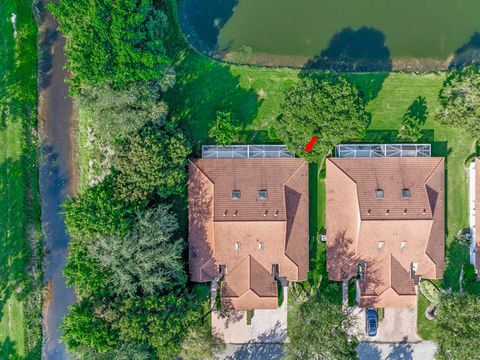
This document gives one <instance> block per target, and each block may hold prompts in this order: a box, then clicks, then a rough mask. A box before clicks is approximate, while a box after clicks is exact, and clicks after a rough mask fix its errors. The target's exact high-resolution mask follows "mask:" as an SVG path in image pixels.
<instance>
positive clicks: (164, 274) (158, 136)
mask: <svg viewBox="0 0 480 360" xmlns="http://www.w3.org/2000/svg"><path fill="white" fill-rule="evenodd" d="M160 6H162V2H157V1H153V0H139V1H138V0H120V1H106V0H93V1H86V0H79V1H75V2H74V3H72V2H70V1H65V0H60V1H59V2H58V3H55V4H53V3H52V5H50V7H51V10H52V12H53V14H54V15H55V17H56V18H57V19H58V21H59V23H60V28H61V30H62V31H63V32H64V34H65V35H66V38H67V43H66V53H67V56H68V63H67V67H68V69H69V70H70V71H71V73H72V79H71V85H72V89H73V94H74V95H75V96H76V101H77V103H78V106H79V109H80V112H81V113H82V114H86V116H84V117H83V118H82V121H84V124H87V126H88V139H86V140H85V141H86V144H82V145H83V146H85V148H88V149H89V150H88V151H89V152H88V156H89V159H88V160H89V161H90V165H91V164H92V163H95V164H97V165H96V166H98V167H99V168H100V171H101V172H102V174H101V176H98V174H95V173H94V174H92V173H89V174H88V176H89V177H90V178H92V177H94V176H95V181H92V179H89V184H88V186H85V188H84V189H82V191H81V192H80V194H79V195H77V196H75V197H71V198H69V199H68V200H67V201H66V203H65V204H64V213H65V219H66V220H65V222H66V225H67V229H68V232H69V234H70V235H71V239H72V240H71V243H70V252H69V256H68V259H67V265H66V268H65V275H66V278H67V285H69V286H75V289H76V293H77V295H78V302H77V303H76V304H75V305H73V306H72V307H71V308H70V311H69V313H68V315H67V316H66V317H65V319H64V321H63V324H62V329H63V335H62V339H63V341H64V342H65V344H66V346H67V348H68V350H69V351H71V352H74V353H76V354H78V355H79V356H80V358H83V359H137V360H144V359H145V360H146V359H172V358H175V357H176V356H178V354H179V353H180V351H183V353H184V354H186V355H185V356H188V354H191V353H192V349H191V348H189V347H188V346H187V345H186V343H185V342H184V339H185V338H187V336H188V338H190V339H191V340H192V341H197V344H199V343H202V345H203V348H204V349H205V347H209V345H208V344H211V345H212V346H213V345H214V344H215V343H214V339H213V338H211V335H210V334H209V332H205V331H204V329H202V328H201V326H202V325H201V324H202V318H203V316H204V314H203V313H201V312H202V309H205V306H203V305H204V304H203V302H204V301H206V300H207V299H205V298H200V297H199V296H197V295H194V294H193V292H192V289H191V288H190V287H189V286H188V284H187V275H186V272H185V269H186V268H187V267H186V264H185V247H186V242H185V240H184V239H183V236H182V235H183V234H184V230H183V229H181V228H180V227H179V225H178V221H177V218H178V214H179V213H180V214H182V215H184V212H185V196H186V191H185V190H186V181H187V173H186V165H187V156H189V154H190V147H189V144H188V141H187V139H186V137H185V135H184V134H183V132H182V131H181V130H180V128H179V127H178V126H176V124H174V123H173V122H172V121H171V120H170V119H169V117H168V106H167V104H166V102H165V101H164V97H165V92H166V91H168V90H169V89H170V88H171V87H172V85H173V84H174V82H175V72H174V70H173V68H171V67H170V66H169V64H170V61H169V59H168V58H167V57H166V56H165V52H164V32H165V31H166V29H167V24H168V21H167V18H166V16H165V14H164V12H163V11H162V9H161V8H160ZM86 118H88V121H87V120H85V119H86ZM90 167H91V166H90ZM82 169H83V168H82ZM83 170H85V169H83ZM172 205H173V206H172ZM189 329H197V330H198V329H200V330H198V331H197V332H195V333H192V332H190V333H189ZM182 344H183V345H182ZM212 348H213V347H212ZM207 355H208V354H207Z"/></svg>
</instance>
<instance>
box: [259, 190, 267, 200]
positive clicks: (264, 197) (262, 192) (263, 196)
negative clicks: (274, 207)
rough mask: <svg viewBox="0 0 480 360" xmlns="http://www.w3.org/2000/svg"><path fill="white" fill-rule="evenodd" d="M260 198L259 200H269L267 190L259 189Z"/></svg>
mask: <svg viewBox="0 0 480 360" xmlns="http://www.w3.org/2000/svg"><path fill="white" fill-rule="evenodd" d="M258 199H259V200H267V190H259V191H258Z"/></svg>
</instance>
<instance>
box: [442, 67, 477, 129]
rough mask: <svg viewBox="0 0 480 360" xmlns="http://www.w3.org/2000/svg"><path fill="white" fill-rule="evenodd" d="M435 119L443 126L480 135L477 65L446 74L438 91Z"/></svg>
mask: <svg viewBox="0 0 480 360" xmlns="http://www.w3.org/2000/svg"><path fill="white" fill-rule="evenodd" d="M439 97H440V104H441V109H440V111H439V112H438V113H437V118H438V119H439V120H440V121H441V122H442V123H443V124H444V125H449V126H453V127H457V128H462V129H465V130H466V131H467V132H468V133H469V134H471V135H472V136H474V137H477V138H478V137H479V135H480V72H479V67H478V65H472V66H467V67H464V68H461V69H454V70H451V71H449V72H448V75H447V78H446V80H445V82H444V84H443V88H442V90H441V91H440V96H439Z"/></svg>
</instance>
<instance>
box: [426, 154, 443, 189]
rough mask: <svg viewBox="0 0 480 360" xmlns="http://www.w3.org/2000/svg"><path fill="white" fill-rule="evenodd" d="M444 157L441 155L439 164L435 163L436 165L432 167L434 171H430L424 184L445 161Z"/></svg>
mask: <svg viewBox="0 0 480 360" xmlns="http://www.w3.org/2000/svg"><path fill="white" fill-rule="evenodd" d="M433 159H434V158H433ZM444 159H445V158H443V157H440V158H439V160H438V162H437V164H436V165H435V167H434V168H433V169H432V171H431V172H430V174H428V176H427V178H426V179H425V182H424V185H425V186H426V185H427V183H428V181H429V180H430V178H431V177H432V175H433V173H434V172H435V171H437V169H438V167H439V166H440V163H443V162H444Z"/></svg>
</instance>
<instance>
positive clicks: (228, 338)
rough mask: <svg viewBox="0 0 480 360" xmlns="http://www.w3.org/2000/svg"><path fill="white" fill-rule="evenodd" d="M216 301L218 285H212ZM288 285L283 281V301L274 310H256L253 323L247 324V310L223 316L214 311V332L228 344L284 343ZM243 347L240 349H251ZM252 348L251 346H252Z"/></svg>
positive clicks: (285, 338) (213, 296)
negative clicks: (226, 316)
mask: <svg viewBox="0 0 480 360" xmlns="http://www.w3.org/2000/svg"><path fill="white" fill-rule="evenodd" d="M211 291H212V301H215V300H214V299H215V292H216V285H215V286H212V287H211ZM287 303H288V286H287V282H286V281H284V283H283V303H282V305H281V306H280V307H279V308H277V309H273V310H254V313H253V317H252V319H251V324H250V325H249V324H247V312H246V311H235V312H233V313H231V315H230V316H229V317H228V318H222V317H220V316H219V314H218V312H217V311H212V333H213V334H215V335H216V336H218V337H220V338H221V339H223V341H224V342H225V343H227V344H252V343H264V344H265V343H270V344H271V343H283V342H286V341H287ZM248 348H249V347H243V348H242V349H240V351H243V352H245V351H250V350H249V349H248ZM250 348H251V346H250ZM252 359H253V358H252Z"/></svg>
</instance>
